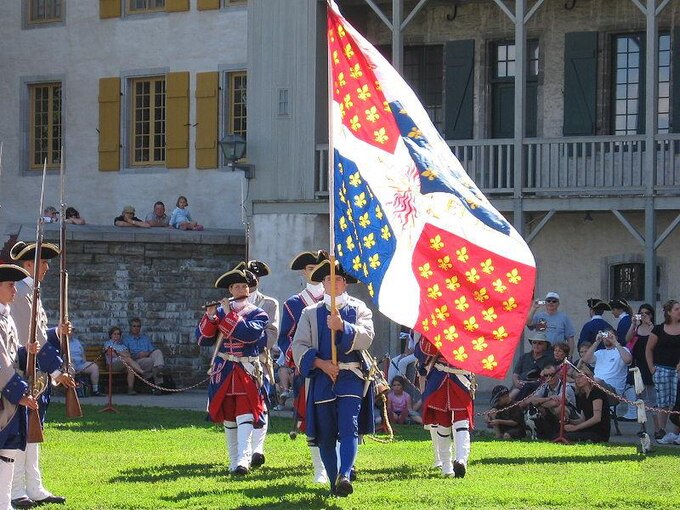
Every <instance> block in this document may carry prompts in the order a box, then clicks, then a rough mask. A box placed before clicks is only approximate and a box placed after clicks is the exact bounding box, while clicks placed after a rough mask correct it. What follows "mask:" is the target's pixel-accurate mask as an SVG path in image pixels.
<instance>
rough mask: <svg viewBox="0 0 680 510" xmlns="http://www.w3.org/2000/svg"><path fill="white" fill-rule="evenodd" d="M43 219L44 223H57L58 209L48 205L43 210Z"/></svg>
mask: <svg viewBox="0 0 680 510" xmlns="http://www.w3.org/2000/svg"><path fill="white" fill-rule="evenodd" d="M42 219H43V221H44V222H45V223H59V211H57V210H56V209H55V208H54V207H52V206H51V205H48V206H47V207H45V209H44V210H43V218H42Z"/></svg>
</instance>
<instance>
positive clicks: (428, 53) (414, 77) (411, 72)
mask: <svg viewBox="0 0 680 510" xmlns="http://www.w3.org/2000/svg"><path fill="white" fill-rule="evenodd" d="M443 58H444V47H443V46H440V45H437V46H407V47H405V48H404V79H405V80H406V82H407V83H408V84H409V85H410V86H411V87H412V88H413V90H414V92H415V93H416V95H417V96H418V99H420V102H421V103H422V104H423V106H424V107H425V110H426V111H427V114H428V115H429V116H430V120H431V121H432V123H433V124H434V125H435V127H436V128H437V129H438V130H439V131H440V132H441V131H443V129H444V107H443V106H444V104H443V103H444V101H443V94H442V85H443V82H444V61H443Z"/></svg>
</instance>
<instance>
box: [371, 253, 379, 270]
mask: <svg viewBox="0 0 680 510" xmlns="http://www.w3.org/2000/svg"><path fill="white" fill-rule="evenodd" d="M368 265H369V266H371V269H376V268H377V267H378V266H379V265H380V255H378V254H377V253H376V254H375V255H371V256H370V257H368Z"/></svg>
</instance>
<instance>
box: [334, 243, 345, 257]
mask: <svg viewBox="0 0 680 510" xmlns="http://www.w3.org/2000/svg"><path fill="white" fill-rule="evenodd" d="M335 251H337V252H338V256H339V257H342V255H343V251H342V244H340V243H338V245H337V246H336V247H335Z"/></svg>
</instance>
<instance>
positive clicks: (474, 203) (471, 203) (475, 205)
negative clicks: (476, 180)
mask: <svg viewBox="0 0 680 510" xmlns="http://www.w3.org/2000/svg"><path fill="white" fill-rule="evenodd" d="M465 201H466V202H467V204H468V206H470V209H477V208H478V207H479V202H477V201H476V200H473V199H471V198H467V199H465Z"/></svg>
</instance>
